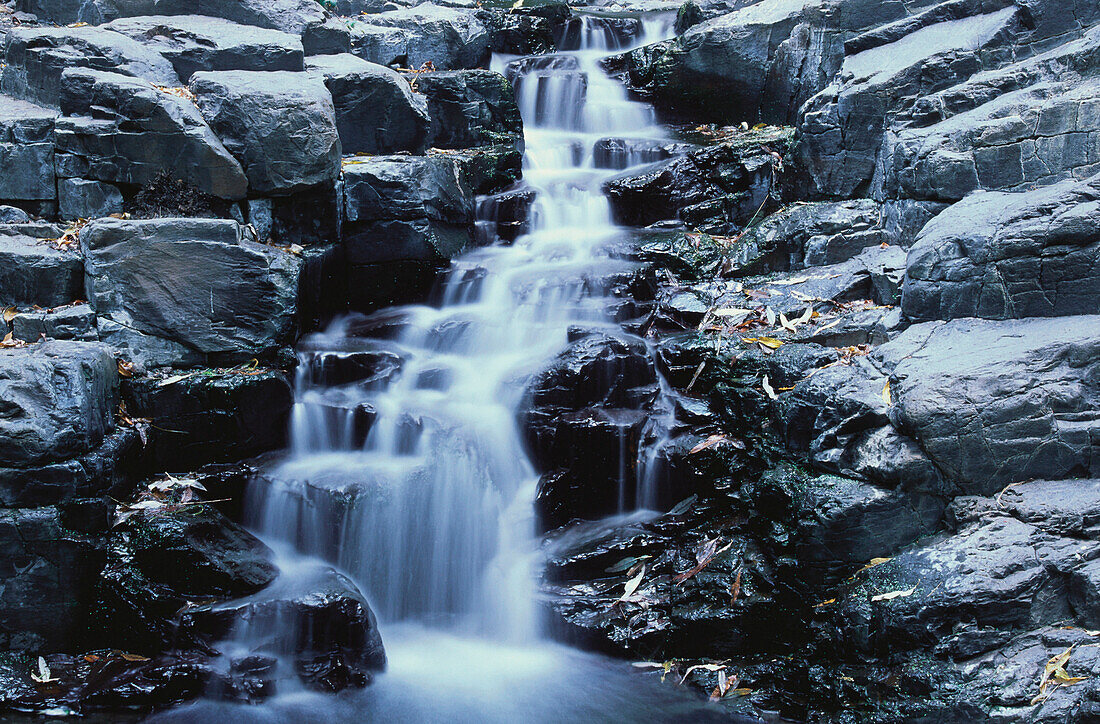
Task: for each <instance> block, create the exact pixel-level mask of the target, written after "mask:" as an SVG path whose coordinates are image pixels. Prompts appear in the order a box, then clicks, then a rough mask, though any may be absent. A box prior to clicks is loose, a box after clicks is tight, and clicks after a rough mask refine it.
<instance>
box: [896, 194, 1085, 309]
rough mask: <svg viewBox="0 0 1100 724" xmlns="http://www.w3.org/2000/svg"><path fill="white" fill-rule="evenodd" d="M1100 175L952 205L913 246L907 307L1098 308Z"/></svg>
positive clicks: (904, 302) (977, 196)
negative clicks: (1029, 190)
mask: <svg viewBox="0 0 1100 724" xmlns="http://www.w3.org/2000/svg"><path fill="white" fill-rule="evenodd" d="M1098 187H1100V177H1094V178H1092V179H1089V180H1087V181H1084V182H1074V181H1067V182H1063V183H1059V184H1055V185H1053V186H1048V187H1046V188H1043V189H1039V190H1035V191H1031V192H1028V193H1019V194H1008V193H979V194H973V195H971V196H970V197H968V198H967V199H965V200H964V201H961V202H959V203H958V204H955V205H954V206H951V207H950V208H948V209H947V210H946V211H944V212H943V213H942V214H941V215H940V216H938V217H937V218H936V219H933V220H932V221H931V222H930V223H929V224H928V226H926V227H925V228H924V230H922V231H921V234H920V236H919V237H918V240H917V243H916V244H915V245H914V246H913V248H912V249H911V250H910V253H909V258H908V262H907V269H906V282H905V288H904V292H903V295H902V311H904V312H905V314H906V316H908V317H910V318H912V319H914V320H916V321H923V320H929V319H953V318H956V317H982V318H985V319H1006V318H1019V317H1048V316H1065V315H1073V314H1081V313H1088V312H1093V311H1096V310H1097V301H1096V300H1097V299H1098V298H1100V245H1098V243H1097V239H1096V234H1095V229H1096V228H1097V225H1098V224H1100V191H1098Z"/></svg>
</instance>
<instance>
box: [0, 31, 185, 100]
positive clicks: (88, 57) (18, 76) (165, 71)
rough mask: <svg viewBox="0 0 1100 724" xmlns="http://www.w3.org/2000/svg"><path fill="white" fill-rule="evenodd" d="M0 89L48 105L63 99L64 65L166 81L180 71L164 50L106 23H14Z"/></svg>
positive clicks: (175, 78) (170, 83)
mask: <svg viewBox="0 0 1100 724" xmlns="http://www.w3.org/2000/svg"><path fill="white" fill-rule="evenodd" d="M4 63H5V66H4V70H3V75H2V76H0V90H2V91H3V92H4V93H7V94H10V95H13V96H16V97H19V98H25V99H27V100H30V101H33V102H35V103H39V104H41V105H44V106H50V107H52V108H57V107H58V106H59V104H60V95H61V74H62V72H63V71H64V70H65V69H66V68H92V69H96V70H107V71H111V72H112V73H120V74H122V75H129V76H133V77H135V78H144V79H145V80H147V81H149V82H151V83H157V84H159V85H164V86H176V85H179V77H178V76H177V75H176V71H175V70H174V69H173V68H172V64H171V63H169V62H168V60H167V59H165V58H164V56H162V55H161V54H160V53H158V52H156V51H155V50H152V49H150V48H147V47H145V46H144V45H142V44H141V43H138V42H137V41H135V40H132V39H130V38H128V37H126V36H125V35H122V34H121V33H116V32H113V31H111V30H105V29H103V28H92V27H79V28H14V29H12V30H11V32H9V33H8V35H7V38H6V39H5V41H4Z"/></svg>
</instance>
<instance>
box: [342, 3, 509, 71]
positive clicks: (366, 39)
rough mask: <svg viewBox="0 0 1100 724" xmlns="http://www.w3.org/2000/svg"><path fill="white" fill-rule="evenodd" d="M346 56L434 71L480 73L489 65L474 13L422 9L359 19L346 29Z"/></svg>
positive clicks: (431, 7) (487, 39)
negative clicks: (428, 67) (348, 38)
mask: <svg viewBox="0 0 1100 724" xmlns="http://www.w3.org/2000/svg"><path fill="white" fill-rule="evenodd" d="M351 43H352V51H351V52H352V53H354V54H355V55H358V56H359V57H360V58H363V59H364V60H369V61H371V62H372V63H380V64H382V65H394V64H397V65H400V66H402V67H406V68H414V69H416V68H420V67H421V66H422V65H423V64H424V63H427V62H429V61H430V62H431V63H432V64H433V65H434V66H435V67H436V68H437V69H439V70H458V69H461V68H480V67H485V66H486V65H488V61H489V45H490V37H489V32H488V31H487V30H486V28H485V26H484V25H483V24H482V23H481V21H480V20H479V19H478V13H477V11H475V10H467V9H461V8H451V7H446V6H441V5H430V4H424V5H419V6H417V7H412V8H402V9H400V10H387V11H385V12H380V13H373V14H370V15H363V16H360V17H359V18H357V22H356V24H355V27H354V28H353V29H352V40H351Z"/></svg>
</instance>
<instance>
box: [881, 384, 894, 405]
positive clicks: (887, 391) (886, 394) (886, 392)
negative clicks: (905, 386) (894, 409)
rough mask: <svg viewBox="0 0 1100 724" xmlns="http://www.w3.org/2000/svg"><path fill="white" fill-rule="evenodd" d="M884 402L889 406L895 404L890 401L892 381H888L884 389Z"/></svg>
mask: <svg viewBox="0 0 1100 724" xmlns="http://www.w3.org/2000/svg"><path fill="white" fill-rule="evenodd" d="M882 401H883V402H885V403H886V404H887V405H892V404H894V403H893V402H892V401H891V399H890V380H886V384H885V385H884V386H883V388H882Z"/></svg>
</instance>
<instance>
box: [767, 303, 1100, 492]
mask: <svg viewBox="0 0 1100 724" xmlns="http://www.w3.org/2000/svg"><path fill="white" fill-rule="evenodd" d="M1098 351H1100V316H1076V317H1062V318H1058V319H1025V320H1007V321H986V320H980V319H956V320H952V321H950V322H928V323H924V324H918V325H914V326H912V327H910V328H908V329H907V330H905V331H904V332H902V333H901V334H900V335H899V336H898V337H897V338H896V339H894V340H892V341H890V342H889V343H887V344H883V345H881V346H880V347H878V348H877V349H876V350H875V351H874V352H873V353H872V354H871V355H870V357H859V358H855V359H853V360H852V364H850V365H840V366H834V367H830V368H828V369H823V370H820V371H819V372H817V373H815V374H813V375H812V376H810V377H809V378H808V379H806V380H804V381H802V382H799V383H798V384H797V385H796V386H795V388H794V390H793V391H792V392H789V393H784V394H781V395H780V399H779V401H778V402H777V406H778V408H779V414H780V417H781V419H782V428H783V433H784V435H785V437H786V439H787V441H788V443H789V444H790V445H792V447H793V448H795V449H797V450H802V451H805V452H806V453H807V454H808V456H809V459H810V460H811V461H812V462H814V463H815V464H817V465H819V466H821V467H824V468H826V469H831V470H836V471H843V472H847V473H849V474H852V475H856V476H858V477H866V478H870V479H871V480H874V481H878V482H880V483H882V484H887V485H890V486H895V485H898V484H904V485H906V486H909V487H917V488H924V489H930V490H942V491H944V492H946V493H949V494H959V493H963V494H977V495H991V494H993V493H996V492H997V491H999V490H1001V489H1002V488H1003V487H1005V486H1006V485H1008V484H1010V483H1018V482H1022V481H1024V480H1028V479H1033V478H1068V477H1074V476H1095V475H1096V474H1097V465H1098V461H1100V456H1098V451H1097V440H1098V439H1100V436H1098V432H1097V431H1098V429H1100V418H1097V416H1096V414H1095V411H1096V409H1097V408H1098V404H1100V400H1098V399H1097V394H1098V391H1097V388H1096V385H1095V382H1094V381H1095V379H1096V375H1097V374H1098V366H1100V354H1098ZM887 383H889V384H887Z"/></svg>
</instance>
